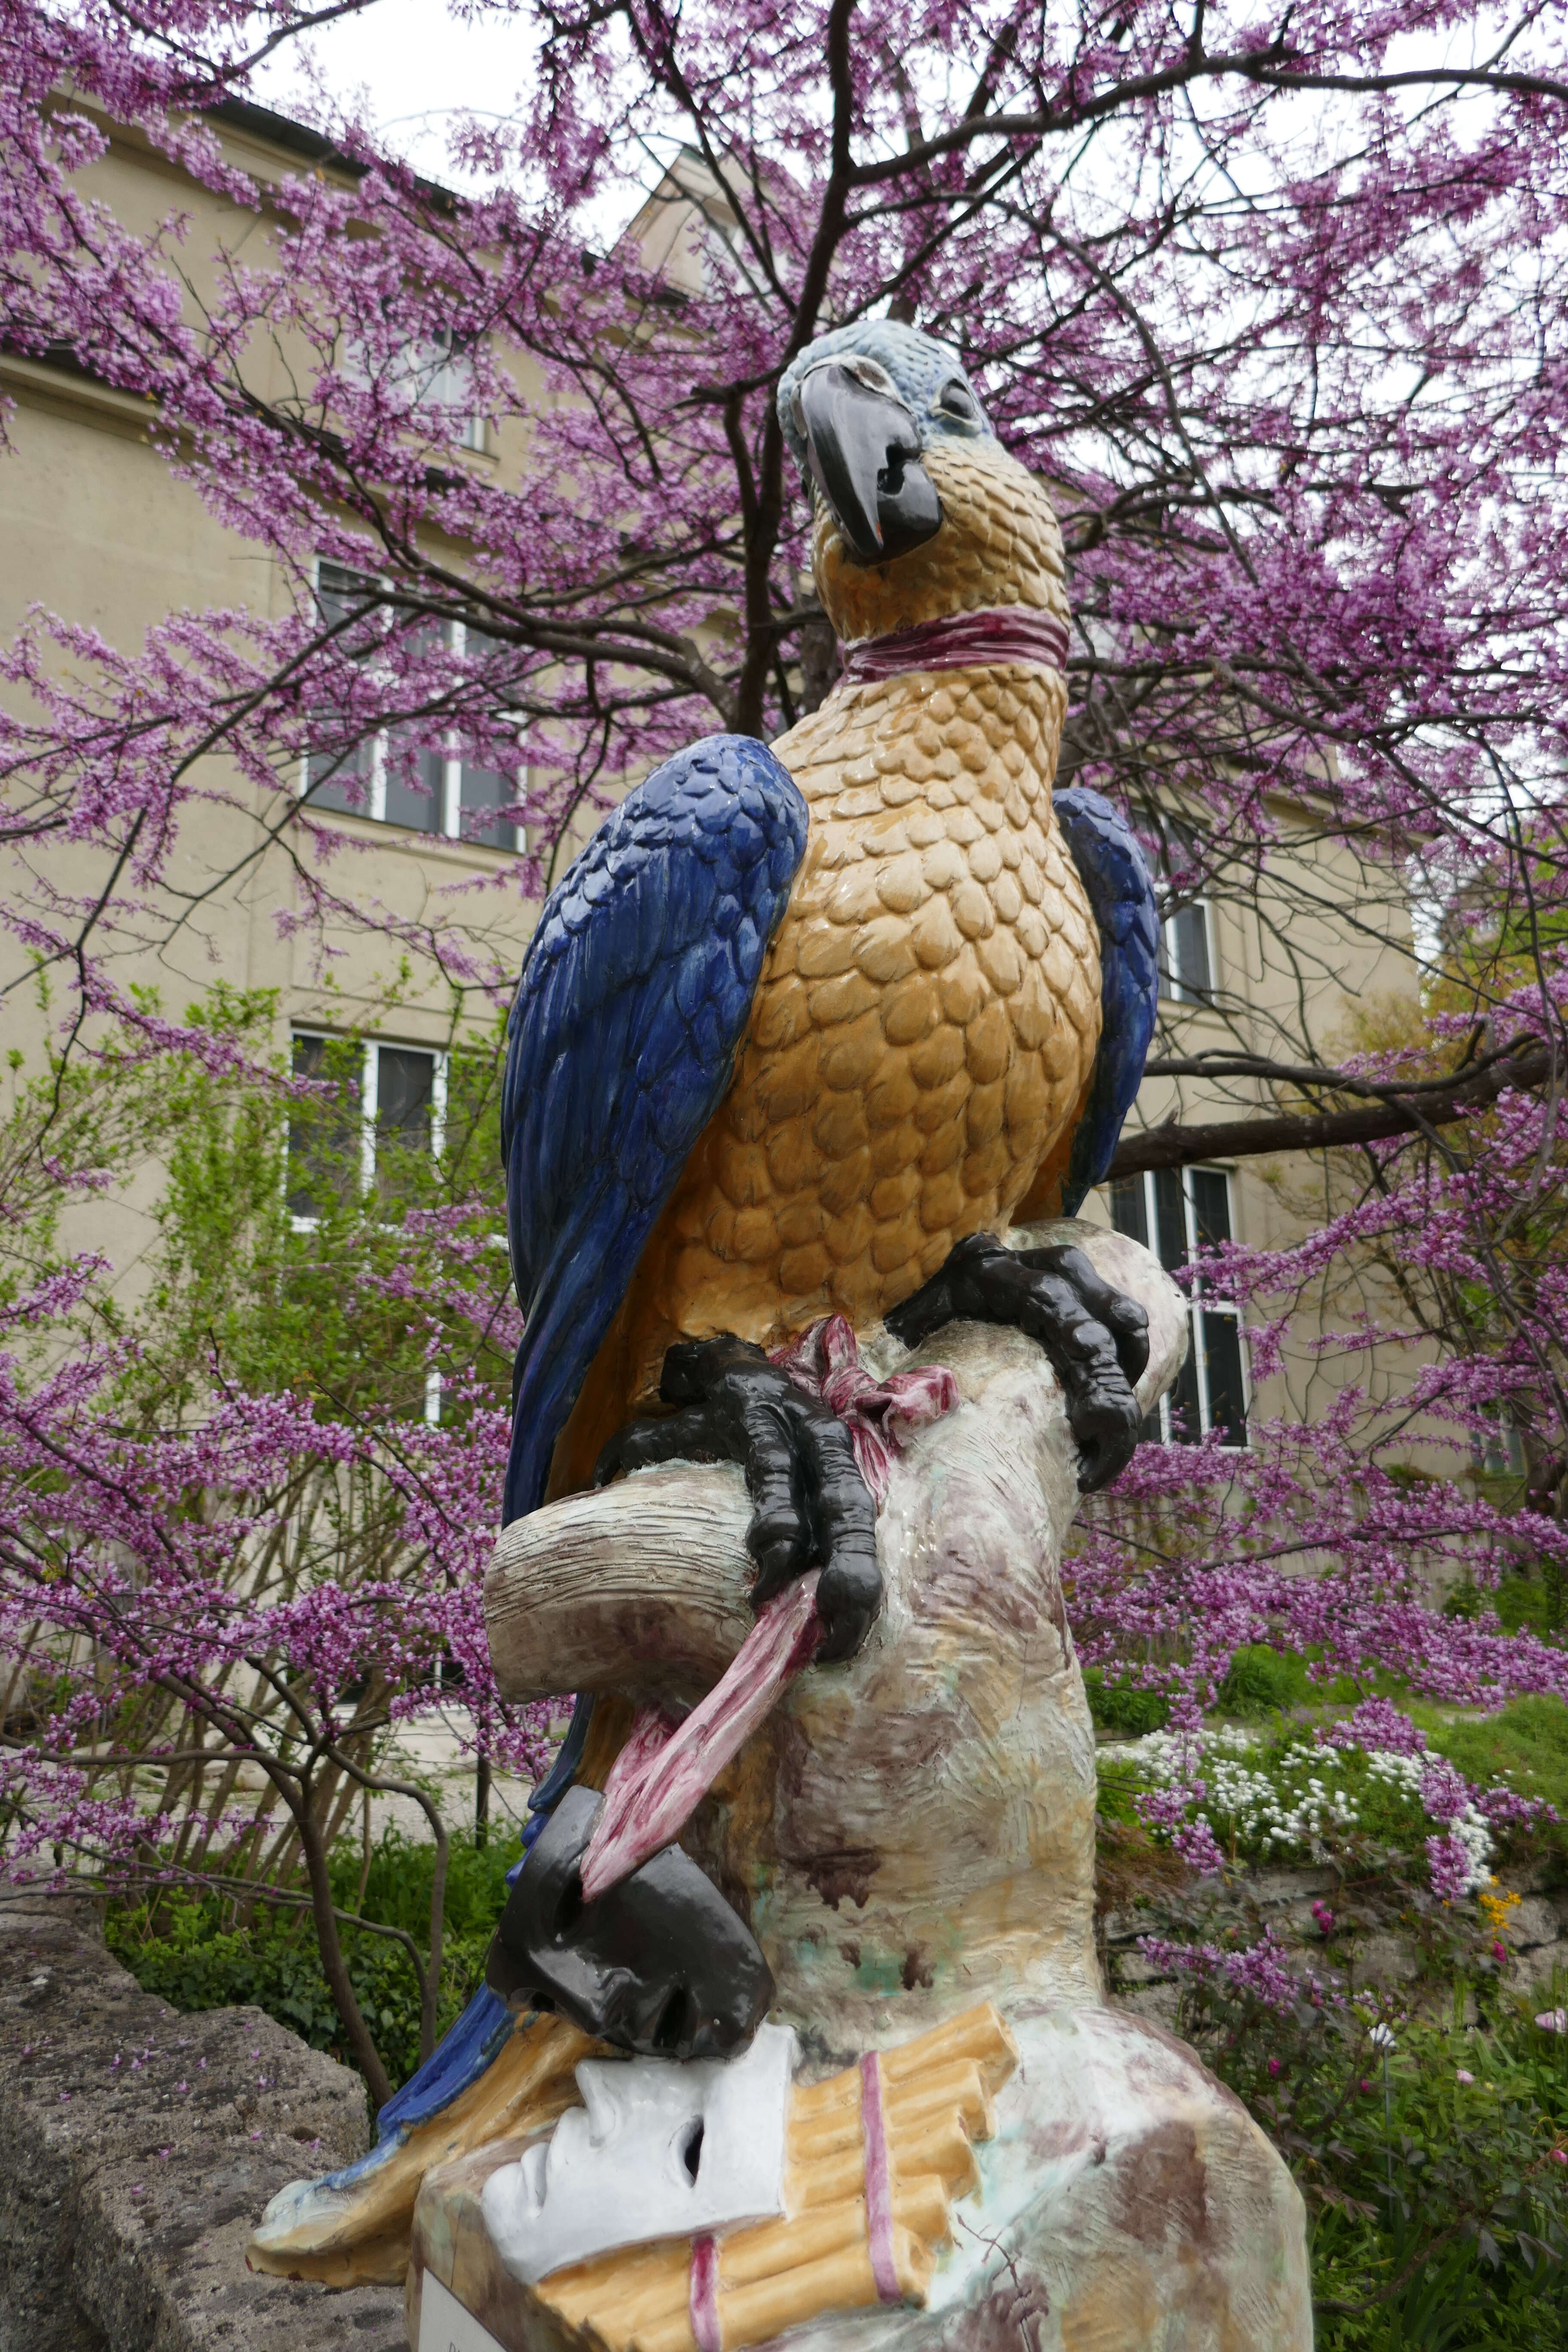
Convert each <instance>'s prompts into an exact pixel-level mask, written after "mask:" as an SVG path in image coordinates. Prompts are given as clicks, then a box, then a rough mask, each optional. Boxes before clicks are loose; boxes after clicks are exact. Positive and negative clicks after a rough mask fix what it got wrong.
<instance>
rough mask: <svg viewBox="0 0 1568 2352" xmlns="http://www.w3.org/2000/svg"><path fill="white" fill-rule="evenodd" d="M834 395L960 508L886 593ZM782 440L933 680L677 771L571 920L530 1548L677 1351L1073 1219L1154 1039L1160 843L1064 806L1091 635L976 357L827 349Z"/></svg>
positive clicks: (843, 704) (843, 707)
mask: <svg viewBox="0 0 1568 2352" xmlns="http://www.w3.org/2000/svg"><path fill="white" fill-rule="evenodd" d="M818 369H827V370H828V371H830V374H831V377H832V381H833V383H834V384H835V385H836V386H837V388H838V389H839V391H840V392H841V393H842V394H843V396H844V398H845V400H846V401H847V405H848V408H849V410H850V411H854V409H855V407H856V404H857V403H858V404H860V413H861V414H862V415H863V416H869V417H870V418H871V419H872V422H871V423H870V424H869V425H868V426H867V427H866V430H867V431H868V432H869V434H870V436H871V440H870V446H871V452H872V455H871V467H872V470H871V475H870V479H871V480H872V481H873V482H876V481H879V482H880V483H881V485H882V488H883V491H884V492H885V493H886V494H887V495H889V496H891V495H894V493H895V492H896V488H897V485H898V483H899V482H900V481H902V480H904V479H905V478H906V477H905V476H904V475H902V474H900V471H899V461H898V458H897V453H896V452H895V451H894V449H893V448H892V447H891V446H889V450H888V452H887V455H888V459H889V464H888V466H887V467H884V468H883V469H882V470H881V471H880V472H878V471H877V466H878V451H879V442H878V439H877V436H878V434H879V432H880V430H881V426H880V424H879V422H878V421H877V420H879V419H880V418H882V417H884V416H891V417H893V418H894V419H895V420H898V419H899V418H900V417H901V418H902V419H904V420H906V422H905V423H904V424H902V425H896V429H897V430H898V431H899V432H900V433H901V434H902V435H903V441H904V448H905V452H906V460H907V463H908V466H909V468H910V471H911V472H912V470H913V469H914V467H916V466H917V465H918V468H919V470H920V472H921V476H922V481H923V484H924V485H925V486H926V491H927V495H928V496H929V491H930V490H934V492H935V494H936V499H937V500H938V501H940V527H934V526H933V527H932V528H931V529H929V530H927V532H926V535H925V537H924V538H923V539H922V540H921V542H920V543H919V544H915V545H913V546H911V547H909V548H908V549H907V550H906V551H903V552H900V553H892V554H889V556H888V558H887V560H885V561H879V562H866V561H865V560H864V550H863V549H862V550H861V551H860V552H859V553H857V552H856V551H855V549H854V548H853V547H852V546H851V545H850V543H849V542H848V541H847V539H846V536H845V530H844V527H843V526H842V525H841V523H840V520H839V518H838V515H837V511H836V509H835V507H834V505H833V503H832V501H831V500H830V499H829V498H828V496H827V495H826V491H824V490H823V488H822V487H821V484H820V482H817V483H816V488H812V484H813V481H814V480H815V475H814V471H813V468H814V464H815V467H816V474H817V475H819V474H820V473H821V471H822V466H821V461H820V454H819V453H818V455H817V456H816V457H815V458H814V446H813V445H812V443H811V439H810V420H809V415H808V411H809V410H810V409H811V408H812V407H813V406H814V405H818V406H819V405H820V397H821V393H822V387H823V385H824V383H825V382H826V379H824V378H822V377H820V376H819V377H817V378H816V386H815V387H814V386H813V384H812V383H811V379H812V377H813V376H814V374H815V372H816V371H817V370H818ZM879 404H880V405H879ZM779 407H780V415H781V418H782V420H783V423H784V432H785V436H786V438H787V439H788V441H789V445H790V446H791V448H792V450H793V452H794V454H795V457H796V458H797V460H798V461H799V462H800V463H801V465H802V467H803V472H804V473H805V476H806V478H807V485H808V491H809V492H810V494H811V495H812V497H813V501H814V508H815V519H816V528H815V534H814V561H815V572H816V584H817V589H818V593H819V594H820V595H821V597H822V600H823V604H824V606H825V609H826V612H827V614H828V615H829V617H830V618H831V619H832V621H833V623H834V625H835V627H836V628H837V632H838V634H839V635H840V637H841V638H842V639H843V640H844V641H845V642H846V644H847V645H849V646H863V645H866V644H875V645H878V646H887V645H888V644H889V642H891V643H892V644H894V645H895V646H897V645H900V644H902V643H904V642H905V640H906V638H907V636H908V633H910V632H914V633H916V634H915V635H914V637H913V639H912V644H913V645H914V646H915V647H916V648H917V649H918V650H917V651H915V652H914V653H913V654H911V656H910V667H908V668H902V667H895V669H894V672H893V674H890V675H889V674H886V672H887V664H886V659H885V658H884V660H883V661H882V662H881V663H880V664H879V665H877V666H874V667H875V669H876V674H874V675H871V674H863V675H855V674H851V675H848V676H847V677H844V678H843V679H841V680H840V682H839V684H838V685H837V688H835V690H834V691H833V693H832V694H830V695H829V697H828V698H827V699H826V702H825V703H824V704H823V706H822V707H821V709H818V710H816V711H815V712H813V713H812V714H811V715H810V716H809V717H807V718H805V719H802V720H801V722H800V723H799V724H798V725H797V726H796V727H795V728H793V729H792V730H790V731H789V733H788V734H786V735H784V737H782V738H781V739H780V740H778V741H777V742H776V743H775V744H774V745H773V747H772V749H771V750H768V749H764V747H763V745H762V744H760V743H755V742H752V741H750V740H746V739H743V738H738V737H724V736H717V737H712V738H710V739H709V740H707V741H705V742H702V743H700V744H698V745H696V746H694V747H693V749H692V750H691V751H689V752H686V753H683V754H681V755H679V756H678V757H677V758H676V759H674V760H671V761H667V762H666V764H665V765H664V766H663V767H661V768H660V769H658V771H657V772H656V773H655V774H654V775H652V776H650V777H649V778H648V780H647V782H646V783H645V784H643V785H641V786H639V787H638V788H637V790H636V791H634V792H633V793H631V794H630V795H629V796H628V798H627V799H626V802H625V803H624V804H623V806H622V807H621V808H620V809H618V810H617V811H616V813H615V814H613V815H612V816H611V817H610V818H609V819H608V820H607V821H606V822H605V824H604V825H603V826H602V827H601V828H600V830H599V832H598V833H597V834H596V835H595V837H594V839H593V841H592V842H590V844H589V845H588V846H587V848H586V849H585V850H584V853H583V855H582V856H581V857H580V858H579V859H578V860H577V862H576V864H575V865H574V866H573V867H572V869H571V871H570V872H569V873H568V875H567V876H566V877H565V878H564V880H563V882H562V883H561V885H560V886H559V887H557V889H556V890H555V891H554V892H553V893H552V896H551V898H550V899H549V900H548V902H547V904H546V906H545V908H544V911H543V914H542V919H541V923H540V929H539V932H538V934H537V936H536V939H535V940H534V942H533V945H532V947H531V950H530V953H529V956H528V959H527V961H526V963H525V965H524V968H523V973H522V978H521V984H520V987H519V991H518V997H517V1002H516V1004H515V1005H514V1007H513V1011H512V1017H511V1028H510V1052H509V1057H508V1065H507V1076H506V1088H505V1097H504V1114H503V1116H504V1150H505V1152H506V1156H507V1171H508V1192H509V1199H510V1223H511V1248H512V1260H513V1266H514V1270H515V1273H516V1277H517V1284H518V1291H519V1296H520V1297H521V1302H522V1306H523V1309H524V1313H525V1316H526V1318H527V1320H526V1329H525V1334H524V1338H523V1341H522V1345H521V1349H520V1350H519V1356H518V1368H517V1380H516V1387H515V1413H514V1434H513V1444H512V1454H511V1462H510V1470H509V1475H508V1482H507V1492H506V1516H507V1517H508V1518H509V1519H510V1518H512V1517H517V1516H518V1515H520V1514H521V1513H523V1512H526V1511H529V1510H531V1509H533V1508H535V1507H537V1505H538V1504H539V1503H540V1502H541V1501H542V1500H543V1499H545V1497H546V1496H547V1495H550V1494H561V1493H565V1492H570V1491H572V1490H574V1488H577V1487H580V1486H583V1485H584V1484H585V1483H586V1482H587V1480H588V1478H589V1477H590V1475H592V1471H593V1466H594V1464H595V1460H596V1459H597V1457H598V1454H599V1453H600V1451H601V1449H602V1448H603V1446H604V1445H605V1444H606V1443H607V1442H608V1440H609V1439H610V1438H611V1437H612V1436H614V1434H615V1433H616V1431H617V1430H618V1429H619V1428H620V1427H621V1426H622V1425H623V1424H624V1423H626V1420H627V1419H628V1417H630V1416H631V1415H632V1414H633V1413H634V1412H637V1410H639V1409H640V1408H642V1407H645V1406H646V1405H647V1403H648V1402H651V1401H652V1399H653V1398H654V1397H655V1396H656V1394H657V1391H658V1380H659V1373H660V1368H661V1366H662V1363H663V1360H664V1356H665V1352H666V1350H667V1349H668V1347H669V1346H670V1345H671V1343H672V1342H673V1341H675V1340H677V1339H701V1338H706V1337H709V1336H711V1335H712V1334H714V1333H716V1332H732V1333H734V1334H736V1335H737V1336H739V1337H741V1338H742V1339H751V1340H753V1341H755V1342H757V1343H758V1344H759V1345H761V1346H763V1347H767V1348H772V1349H777V1348H779V1347H781V1346H784V1345H787V1344H788V1343H789V1342H791V1341H792V1340H794V1339H796V1338H797V1337H798V1336H799V1335H800V1334H801V1333H803V1332H804V1331H805V1330H807V1329H808V1328H810V1327H811V1326H812V1325H813V1324H814V1323H815V1322H817V1321H819V1320H820V1319H822V1318H824V1317H826V1316H830V1315H835V1314H837V1315H842V1316H844V1317H845V1318H847V1320H848V1322H849V1323H850V1325H851V1326H852V1327H856V1328H864V1327H865V1326H866V1325H867V1324H868V1323H869V1322H873V1321H875V1320H876V1319H877V1318H879V1317H880V1316H881V1315H883V1314H885V1313H886V1312H887V1311H888V1310H889V1308H890V1307H894V1306H896V1305H897V1304H898V1303H899V1302H900V1300H901V1299H903V1298H905V1297H909V1296H910V1293H911V1292H912V1291H914V1290H915V1289H916V1288H917V1287H918V1286H919V1285H920V1284H921V1282H923V1281H925V1280H926V1279H927V1278H928V1277H929V1276H932V1275H934V1274H935V1273H936V1272H937V1271H938V1270H939V1269H940V1268H941V1266H942V1265H943V1263H944V1262H945V1260H946V1258H947V1255H948V1254H949V1253H950V1251H951V1250H952V1246H953V1245H954V1244H955V1243H956V1242H958V1241H960V1240H962V1239H963V1238H964V1236H965V1235H967V1234H973V1233H977V1232H985V1231H991V1232H998V1233H999V1232H1002V1231H1005V1228H1006V1226H1007V1225H1008V1223H1009V1222H1010V1221H1011V1220H1012V1219H1013V1217H1014V1216H1015V1215H1016V1214H1018V1213H1026V1214H1027V1215H1030V1216H1035V1215H1039V1214H1051V1213H1058V1212H1059V1211H1061V1210H1063V1209H1072V1208H1076V1206H1077V1205H1078V1202H1079V1201H1080V1200H1081V1198H1082V1196H1083V1194H1084V1192H1086V1191H1087V1190H1088V1189H1089V1186H1090V1185H1092V1184H1093V1183H1095V1182H1096V1181H1099V1179H1100V1177H1101V1176H1102V1175H1103V1174H1104V1172H1105V1170H1106V1167H1107V1166H1108V1164H1109V1161H1110V1154H1111V1152H1112V1150H1114V1148H1115V1143H1116V1138H1117V1135H1118V1133H1119V1131H1120V1129H1121V1122H1122V1119H1123V1118H1124V1117H1125V1116H1126V1112H1127V1109H1128V1108H1129V1106H1130V1104H1131V1100H1132V1097H1133V1096H1134V1094H1135V1093H1136V1091H1137V1087H1138V1083H1139V1080H1140V1077H1141V1076H1142V1067H1143V1061H1144V1056H1145V1055H1146V1052H1147V1049H1148V1044H1149V1039H1150V1035H1151V1034H1152V1027H1153V1020H1154V1009H1155V1001H1156V996H1157V988H1158V982H1157V961H1156V951H1157V941H1158V925H1157V920H1156V915H1155V906H1154V896H1153V891H1152V887H1151V885H1150V880H1149V876H1148V872H1147V869H1146V867H1145V866H1144V863H1143V860H1142V856H1141V854H1140V852H1139V849H1138V846H1137V844H1136V842H1135V841H1134V839H1133V837H1132V835H1131V832H1130V831H1129V829H1128V827H1127V825H1126V824H1124V823H1123V821H1122V820H1121V818H1120V817H1119V816H1118V815H1117V814H1116V812H1115V811H1114V810H1113V809H1112V808H1111V806H1110V803H1108V802H1106V801H1104V800H1103V799H1101V798H1100V795H1099V794H1097V793H1092V792H1089V791H1088V790H1086V789H1084V788H1082V787H1077V788H1074V789H1073V790H1070V791H1067V792H1064V793H1061V794H1060V795H1059V797H1058V802H1057V805H1056V807H1055V808H1054V809H1053V805H1052V785H1053V781H1054V776H1055V771H1056V763H1057V753H1058V746H1059V743H1060V739H1061V728H1062V721H1063V719H1064V717H1065V715H1066V709H1067V685H1066V679H1065V677H1064V676H1063V674H1062V671H1061V668H1060V667H1059V662H1060V658H1061V655H1060V652H1059V650H1058V651H1056V652H1055V653H1054V654H1053V652H1052V651H1051V649H1052V648H1058V649H1059V648H1060V647H1062V646H1065V644H1066V631H1067V625H1068V603H1067V593H1066V584H1065V568H1064V563H1063V558H1062V550H1061V539H1060V533H1059V531H1058V526H1057V520H1056V517H1055V514H1054V513H1053V511H1052V509H1051V506H1050V501H1049V499H1048V498H1047V495H1046V492H1045V490H1044V488H1043V487H1042V486H1041V485H1040V484H1039V483H1038V482H1037V481H1036V480H1035V479H1034V478H1033V477H1032V476H1030V475H1029V474H1027V473H1026V471H1025V470H1024V468H1023V467H1021V466H1019V465H1018V464H1017V462H1016V460H1015V459H1014V458H1013V457H1010V456H1009V455H1008V454H1007V452H1006V451H1005V449H1004V448H1003V447H1002V445H1001V444H1000V442H999V441H998V440H997V439H996V437H995V436H994V433H993V431H992V429H991V426H990V425H989V423H988V422H987V420H986V417H985V415H984V407H983V404H982V403H981V401H980V398H979V395H978V394H977V392H976V391H975V388H974V387H973V385H972V384H971V383H969V381H968V379H967V377H966V376H965V375H964V373H963V367H962V363H961V362H960V361H959V358H958V356H957V354H956V353H955V352H953V351H952V350H951V349H950V348H949V347H948V346H947V345H945V344H942V343H940V342H938V341H934V340H933V339H932V338H931V337H930V336H926V335H922V334H921V333H919V332H917V331H915V330H914V329H912V328H910V327H906V326H902V325H900V324H898V323H896V322H891V321H887V320H881V321H872V322H869V323H868V324H865V325H862V326H858V327H855V328H850V329H845V330H841V331H837V332H836V333H834V334H830V335H826V336H824V337H822V338H821V339H820V340H819V341H817V342H816V343H814V344H812V345H810V346H809V347H808V349H807V350H806V351H805V352H803V353H802V354H801V356H800V358H799V359H798V360H797V361H795V362H794V364H793V366H792V367H791V368H790V369H789V370H788V371H786V373H785V375H784V380H783V382H782V383H781V385H780V389H779ZM917 447H918V457H915V456H913V455H912V454H911V453H914V452H915V451H916V449H917ZM889 485H892V486H893V488H892V490H889ZM873 503H874V497H873ZM929 510H930V511H932V512H934V511H936V510H937V509H934V508H933V509H929ZM975 615H982V616H986V618H987V622H988V624H989V623H992V622H994V625H995V626H994V630H993V629H992V628H990V627H989V626H988V627H987V629H986V630H985V631H984V632H983V633H982V634H983V635H984V637H985V640H986V642H987V643H991V644H993V645H994V646H995V647H997V648H999V649H1000V650H998V651H997V652H995V653H994V654H988V655H987V656H986V657H985V658H984V659H980V658H973V657H970V658H966V657H965V652H964V648H965V647H966V646H970V645H972V644H973V642H974V629H973V616H975ZM950 623H952V624H956V625H957V626H955V627H954V629H953V632H952V648H951V650H950V651H949V652H948V653H946V654H945V655H944V654H943V652H942V645H941V640H942V629H943V626H944V625H947V624H950ZM933 632H934V635H933ZM1009 646H1012V647H1013V648H1014V649H1013V650H1012V651H1008V650H1007V648H1008V647H1009Z"/></svg>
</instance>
